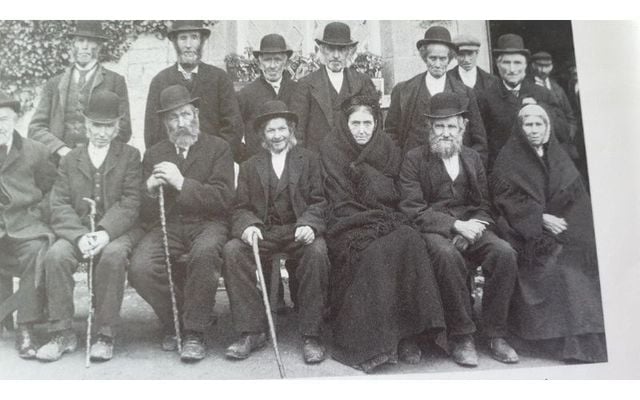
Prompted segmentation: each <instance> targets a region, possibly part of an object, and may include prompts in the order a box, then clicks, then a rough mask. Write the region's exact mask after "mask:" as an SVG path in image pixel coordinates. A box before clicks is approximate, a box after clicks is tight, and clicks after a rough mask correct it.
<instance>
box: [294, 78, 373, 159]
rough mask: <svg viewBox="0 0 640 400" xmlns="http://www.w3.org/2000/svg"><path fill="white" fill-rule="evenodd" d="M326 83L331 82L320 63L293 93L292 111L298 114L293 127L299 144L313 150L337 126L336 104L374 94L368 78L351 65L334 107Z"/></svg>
mask: <svg viewBox="0 0 640 400" xmlns="http://www.w3.org/2000/svg"><path fill="white" fill-rule="evenodd" d="M329 85H331V83H330V82H329V77H328V75H327V72H326V68H325V67H324V66H323V67H321V68H320V69H319V70H317V71H314V72H312V73H310V74H309V75H307V76H305V77H304V78H302V79H300V81H299V82H298V89H297V90H296V92H295V94H294V96H293V105H292V107H293V108H292V111H293V112H295V113H296V114H298V118H299V123H298V127H297V129H296V137H297V139H298V145H301V146H302V147H304V148H307V149H310V150H312V151H315V152H318V151H319V150H320V147H321V144H322V141H323V139H324V137H325V136H327V135H329V134H330V132H331V131H332V130H333V128H334V127H335V126H336V124H337V120H338V119H339V116H338V112H339V111H340V110H339V109H338V107H339V106H340V104H341V103H342V102H343V101H344V100H346V99H347V98H349V97H352V96H355V95H365V96H377V92H376V88H375V86H374V85H373V82H372V81H371V78H369V76H367V75H365V74H363V73H360V72H357V71H354V70H353V69H351V68H345V69H344V83H343V90H342V91H341V93H339V96H338V101H337V102H336V108H334V107H333V106H332V105H331V97H330V92H329ZM345 88H346V90H344V89H345Z"/></svg>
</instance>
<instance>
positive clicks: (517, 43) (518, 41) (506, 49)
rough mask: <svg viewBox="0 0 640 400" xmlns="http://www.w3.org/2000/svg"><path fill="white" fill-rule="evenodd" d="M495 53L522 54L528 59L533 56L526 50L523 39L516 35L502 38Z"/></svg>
mask: <svg viewBox="0 0 640 400" xmlns="http://www.w3.org/2000/svg"><path fill="white" fill-rule="evenodd" d="M493 52H494V54H522V55H524V56H526V57H529V56H530V55H531V53H530V52H529V50H528V49H525V48H524V41H523V40H522V37H521V36H519V35H516V34H514V33H507V34H506V35H502V36H500V37H499V38H498V44H497V45H496V46H495V47H494V48H493Z"/></svg>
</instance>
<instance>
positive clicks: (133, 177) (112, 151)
mask: <svg viewBox="0 0 640 400" xmlns="http://www.w3.org/2000/svg"><path fill="white" fill-rule="evenodd" d="M119 102H120V99H119V98H118V95H117V94H115V93H113V92H107V91H103V92H99V93H96V95H95V96H93V97H92V98H91V102H89V106H88V107H87V109H86V110H85V112H84V118H85V124H86V129H85V131H86V133H87V137H88V138H89V143H88V144H87V145H86V146H84V145H83V146H78V147H76V148H75V149H73V150H71V152H70V153H69V154H68V155H67V156H66V157H64V158H63V159H62V160H61V161H60V168H59V169H58V178H57V180H56V183H55V184H54V186H53V189H52V190H51V196H50V205H51V220H50V224H51V229H53V231H54V232H55V234H56V236H57V237H58V240H57V241H56V242H55V243H54V244H53V246H51V248H50V249H49V251H48V252H47V261H46V262H45V268H46V269H45V282H46V286H45V287H46V291H47V301H48V304H47V310H48V315H49V331H50V332H51V339H50V341H49V342H48V343H47V344H46V345H44V346H43V347H41V348H40V349H39V350H38V353H37V355H36V357H37V358H38V359H40V360H43V361H55V360H58V359H59V358H60V357H61V356H62V355H63V354H64V353H66V352H70V351H73V350H75V347H76V345H77V338H76V335H75V333H74V331H73V329H72V327H71V323H72V319H73V314H74V307H73V288H74V280H73V273H74V272H75V270H76V268H77V266H78V263H79V262H81V261H86V260H87V259H88V258H89V257H91V256H93V257H95V261H94V270H93V278H94V279H93V281H94V282H93V294H94V297H95V303H94V304H95V325H94V326H95V330H96V335H95V336H94V338H95V341H94V342H93V343H92V344H91V351H90V355H91V359H92V360H94V361H108V360H110V359H111V358H112V357H113V347H114V337H115V329H116V325H117V323H118V318H119V314H120V307H121V306H122V299H123V295H124V286H125V277H126V268H127V264H128V262H129V256H130V255H131V251H132V250H133V246H134V245H135V244H136V242H137V239H138V238H139V237H140V233H139V230H137V229H135V227H136V223H137V220H138V212H139V208H140V188H141V186H142V165H141V163H140V152H139V151H138V150H136V149H135V148H133V147H131V146H129V145H127V144H125V143H122V142H119V141H117V140H115V138H116V137H117V136H118V130H119V125H120V121H121V120H122V114H120V111H119V109H118V104H119ZM86 199H92V200H93V201H95V211H96V215H95V222H96V229H95V232H91V231H90V229H91V225H90V218H89V214H90V212H91V207H90V205H89V203H88V202H87V201H86Z"/></svg>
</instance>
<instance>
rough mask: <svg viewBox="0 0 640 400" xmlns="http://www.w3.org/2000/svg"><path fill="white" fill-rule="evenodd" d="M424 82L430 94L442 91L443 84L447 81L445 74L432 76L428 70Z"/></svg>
mask: <svg viewBox="0 0 640 400" xmlns="http://www.w3.org/2000/svg"><path fill="white" fill-rule="evenodd" d="M424 82H425V84H426V85H427V89H429V94H431V96H433V95H436V94H438V93H442V92H444V85H445V83H446V82H447V74H443V75H442V76H441V77H440V78H434V77H433V76H432V75H431V74H430V73H429V72H427V75H426V76H425V78H424Z"/></svg>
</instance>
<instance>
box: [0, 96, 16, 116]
mask: <svg viewBox="0 0 640 400" xmlns="http://www.w3.org/2000/svg"><path fill="white" fill-rule="evenodd" d="M3 107H9V108H12V109H13V111H15V112H16V114H17V113H19V112H20V102H19V101H18V100H15V99H14V98H12V97H11V96H9V95H8V94H6V93H5V92H1V91H0V108H3Z"/></svg>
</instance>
